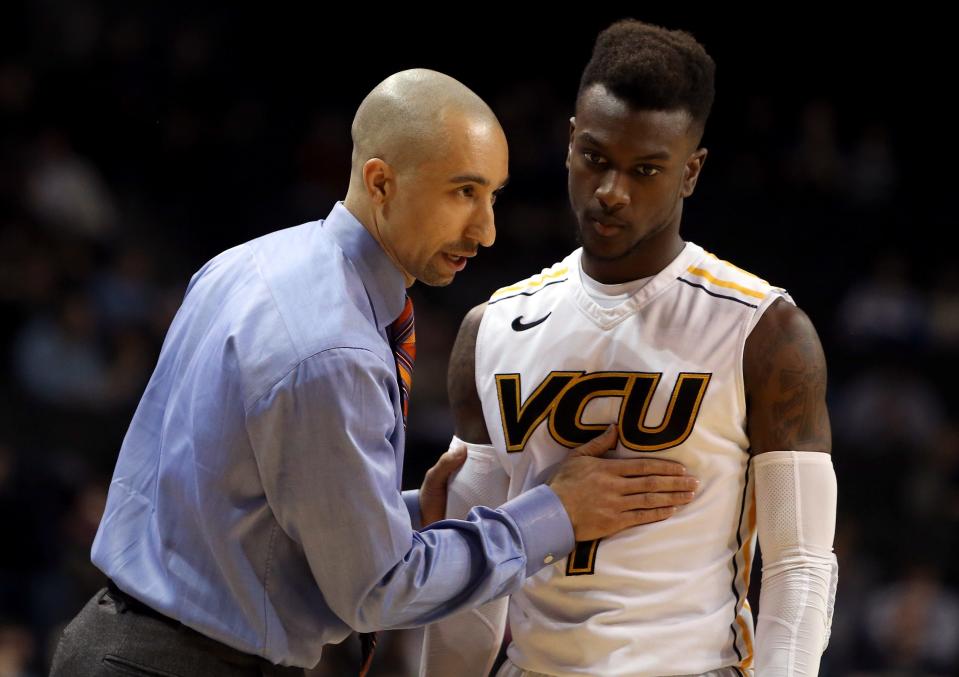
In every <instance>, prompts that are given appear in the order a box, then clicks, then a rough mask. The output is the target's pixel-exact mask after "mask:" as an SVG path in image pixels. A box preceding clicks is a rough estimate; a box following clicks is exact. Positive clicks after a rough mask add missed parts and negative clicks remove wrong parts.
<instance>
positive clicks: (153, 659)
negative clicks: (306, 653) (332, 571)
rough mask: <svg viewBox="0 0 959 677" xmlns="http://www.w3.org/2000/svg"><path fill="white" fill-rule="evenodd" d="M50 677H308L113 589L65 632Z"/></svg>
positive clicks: (95, 600)
mask: <svg viewBox="0 0 959 677" xmlns="http://www.w3.org/2000/svg"><path fill="white" fill-rule="evenodd" d="M50 675H51V677H101V676H102V677H116V676H117V675H158V676H161V677H193V676H194V675H196V676H198V677H200V676H202V677H241V676H242V677H261V676H264V675H268V676H269V677H274V676H276V677H288V676H289V677H292V676H294V675H295V676H296V677H303V675H304V673H303V669H302V668H289V667H283V666H277V665H273V664H272V663H270V662H269V661H267V660H265V659H264V658H261V657H259V656H253V655H251V654H246V653H243V652H242V651H238V650H236V649H233V648H231V647H228V646H226V645H225V644H221V643H220V642H217V641H215V640H213V639H210V638H209V637H206V636H204V635H201V634H200V633H198V632H196V631H195V630H191V629H190V628H188V627H186V626H185V625H183V624H182V623H178V622H177V621H174V620H173V619H171V618H167V617H166V616H163V615H162V614H160V613H159V612H157V611H154V610H153V609H151V608H149V607H147V606H145V605H144V604H142V603H140V602H138V601H137V600H135V599H133V598H132V597H129V596H127V595H125V594H124V593H123V592H121V591H120V590H118V589H117V588H115V587H114V586H112V585H111V587H110V588H104V589H103V590H101V591H100V592H98V593H97V594H96V595H94V596H93V599H91V600H90V601H89V602H87V605H86V606H85V607H83V610H82V611H81V612H80V613H79V615H77V617H76V618H74V619H73V620H72V621H71V622H70V624H69V625H68V626H67V627H66V629H65V630H64V631H63V636H62V637H61V638H60V643H59V644H58V645H57V651H56V654H55V655H54V657H53V668H52V669H51V672H50Z"/></svg>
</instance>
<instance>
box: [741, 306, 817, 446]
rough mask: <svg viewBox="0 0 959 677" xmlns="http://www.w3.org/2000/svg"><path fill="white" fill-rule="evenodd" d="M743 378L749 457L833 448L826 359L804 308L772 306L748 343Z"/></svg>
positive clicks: (744, 356)
mask: <svg viewBox="0 0 959 677" xmlns="http://www.w3.org/2000/svg"><path fill="white" fill-rule="evenodd" d="M743 377H744V380H745V387H746V404H747V419H748V420H747V426H748V432H749V439H750V444H751V449H750V453H752V454H753V455H755V454H761V453H764V452H767V451H774V450H779V449H794V450H800V451H824V452H830V451H831V450H832V434H831V431H830V426H829V412H828V411H827V410H826V358H825V355H824V354H823V350H822V345H821V344H820V342H819V336H818V335H817V334H816V329H815V328H814V327H813V325H812V322H811V321H810V320H809V317H808V316H807V315H806V314H805V313H804V312H803V311H802V310H800V309H799V308H797V307H795V306H793V305H792V304H790V303H787V302H786V301H784V300H781V299H780V300H778V301H776V302H775V303H773V305H772V306H770V308H769V309H768V310H767V311H766V312H765V314H764V315H763V316H762V318H761V319H760V320H759V322H758V324H757V325H756V327H755V329H753V331H752V333H751V334H750V335H749V337H748V338H747V339H746V347H745V351H744V355H743Z"/></svg>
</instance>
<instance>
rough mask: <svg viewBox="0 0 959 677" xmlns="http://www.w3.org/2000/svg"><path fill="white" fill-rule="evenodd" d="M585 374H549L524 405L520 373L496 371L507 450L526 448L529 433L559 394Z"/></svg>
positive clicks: (564, 372)
mask: <svg viewBox="0 0 959 677" xmlns="http://www.w3.org/2000/svg"><path fill="white" fill-rule="evenodd" d="M582 375H583V372H581V371H553V372H550V373H549V376H547V377H546V379H545V380H544V381H543V382H542V383H540V384H539V385H538V386H537V387H536V390H534V391H533V393H532V394H531V395H530V396H529V397H528V398H526V401H525V402H522V404H521V403H520V398H521V397H522V383H521V382H520V375H519V374H496V394H497V397H498V398H499V411H500V417H501V418H502V421H503V432H504V433H505V435H506V451H508V452H515V451H522V450H523V447H525V446H526V441H527V440H528V439H529V436H530V435H532V434H533V431H534V430H536V426H538V425H539V424H540V423H541V422H542V420H543V419H544V418H546V416H547V414H549V412H550V410H551V409H552V408H553V406H554V403H555V401H556V398H557V397H558V396H559V394H560V393H561V392H562V391H563V389H564V388H565V387H566V386H567V385H569V383H570V381H573V380H574V379H575V378H577V377H578V376H582Z"/></svg>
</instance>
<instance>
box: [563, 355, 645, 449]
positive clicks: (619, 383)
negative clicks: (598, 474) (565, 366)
mask: <svg viewBox="0 0 959 677" xmlns="http://www.w3.org/2000/svg"><path fill="white" fill-rule="evenodd" d="M631 378H632V376H631V375H630V374H628V373H625V372H623V373H617V372H611V371H599V372H595V373H593V374H586V375H585V376H580V377H579V378H578V379H576V380H574V381H573V382H571V383H570V384H569V385H567V386H566V388H564V389H563V391H562V392H561V393H560V394H559V396H558V397H557V398H556V403H555V404H554V405H553V407H552V411H551V412H550V415H549V433H550V435H552V436H553V439H554V440H556V441H557V442H559V443H560V444H562V445H563V446H564V447H569V448H573V447H578V446H580V445H581V444H586V443H587V442H589V441H590V440H591V439H593V438H594V437H596V436H597V435H599V434H600V433H601V432H603V430H605V429H606V426H607V425H609V424H608V423H583V420H582V417H583V411H584V410H585V409H586V405H587V404H589V402H590V400H593V399H595V398H597V397H624V396H625V395H626V393H627V392H628V388H629V386H630V380H631Z"/></svg>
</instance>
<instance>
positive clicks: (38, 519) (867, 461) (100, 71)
mask: <svg viewBox="0 0 959 677" xmlns="http://www.w3.org/2000/svg"><path fill="white" fill-rule="evenodd" d="M2 11H3V13H4V14H5V15H7V16H6V18H5V19H4V20H3V23H4V24H5V25H4V26H3V28H2V29H0V30H2V33H0V36H2V41H0V148H2V152H0V402H2V406H0V530H2V531H0V533H2V535H3V542H2V549H0V552H2V555H0V676H31V675H44V674H46V671H47V669H48V665H49V660H50V658H51V651H52V647H53V646H54V645H55V642H56V639H57V633H58V632H59V630H60V629H61V628H62V625H63V624H64V623H65V622H66V621H68V620H69V619H70V618H71V617H72V616H73V615H74V614H75V613H76V612H77V611H78V610H79V609H80V607H81V606H82V605H83V604H84V603H85V601H86V600H87V599H88V598H89V597H90V596H91V595H92V594H93V593H94V592H95V591H96V590H97V589H98V588H100V587H102V585H104V578H103V576H102V574H100V572H99V571H98V570H96V569H95V568H94V567H93V566H92V564H91V563H90V561H89V550H90V545H91V542H92V538H93V535H94V533H95V531H96V528H97V525H98V523H99V518H100V515H101V512H102V509H103V506H104V501H105V497H106V491H107V487H108V485H109V481H110V476H111V473H112V470H113V464H114V462H115V459H116V454H117V452H118V450H119V448H120V442H121V440H122V438H123V435H124V432H125V430H126V426H127V424H128V423H129V419H130V416H131V414H132V412H133V409H134V408H135V407H136V404H137V402H138V400H139V396H140V394H141V392H142V390H143V387H144V386H145V384H146V382H147V380H148V379H149V377H150V374H151V371H152V368H153V365H154V364H155V361H156V357H157V355H158V352H159V349H160V346H161V344H162V342H163V338H164V334H165V332H166V329H167V327H168V326H169V323H170V321H171V319H172V317H173V314H174V313H175V312H176V310H177V307H178V306H179V303H180V301H181V299H182V296H183V293H184V290H185V288H186V284H187V282H188V280H189V278H190V276H191V275H192V273H193V272H194V271H195V270H196V269H198V268H199V267H200V266H201V265H202V264H203V263H204V262H205V261H206V260H208V259H209V258H211V257H212V256H214V255H215V254H217V253H218V252H219V251H221V250H223V249H226V248H228V247H231V246H233V245H236V244H239V243H241V242H244V241H246V240H248V239H250V238H252V237H256V236H257V235H260V234H264V233H266V232H269V231H272V230H276V229H279V228H282V227H286V226H291V225H296V224H298V223H302V222H305V221H313V220H317V219H320V218H323V217H325V215H326V214H327V213H328V212H329V210H330V209H331V207H332V205H333V203H334V202H335V201H336V200H338V199H341V198H342V197H343V196H344V195H345V192H346V185H347V179H348V171H349V160H350V138H349V124H350V120H351V118H352V114H353V111H354V110H355V107H356V106H357V105H358V103H359V101H360V100H361V99H362V97H363V95H364V94H365V93H366V92H367V91H369V89H371V88H372V87H373V86H374V85H375V84H376V83H377V82H378V81H379V80H381V79H382V78H383V77H385V76H386V75H388V74H390V73H391V72H393V71H396V70H400V69H402V68H407V67H412V66H426V67H432V68H436V69H438V70H442V71H444V72H447V73H449V74H451V75H453V76H454V77H457V78H459V79H461V80H462V81H463V82H465V83H466V84H467V85H469V86H471V87H473V88H474V89H475V90H476V91H477V92H478V93H479V94H480V95H481V96H483V97H484V98H485V99H486V100H487V101H488V102H489V103H490V105H491V106H492V107H493V109H494V110H495V111H496V113H497V114H498V115H499V117H500V119H501V121H502V123H503V126H504V128H505V129H506V132H507V136H508V138H509V140H510V171H511V175H512V178H511V182H510V186H509V188H508V189H507V191H506V192H505V193H504V195H503V196H502V197H501V200H500V202H498V204H497V226H498V237H497V241H496V244H495V245H494V246H493V248H492V249H491V250H489V251H484V252H481V254H480V256H479V257H478V258H477V259H475V260H474V261H472V262H471V263H470V265H469V267H468V268H467V270H466V271H465V272H463V273H461V274H460V275H458V276H457V279H456V281H455V282H454V283H453V285H451V286H450V287H448V288H442V289H439V288H426V287H424V286H423V285H416V286H414V287H413V289H412V290H411V295H412V297H413V299H414V303H415V307H416V319H417V335H418V340H419V344H418V354H419V359H418V362H417V366H416V376H415V382H414V389H413V396H412V401H411V412H410V423H409V438H410V439H409V443H408V450H407V456H406V458H407V462H406V463H407V465H406V468H405V484H406V486H408V487H415V486H418V485H419V482H420V480H421V478H422V476H423V472H424V471H425V469H426V468H428V467H429V466H430V465H432V463H433V461H434V460H435V459H436V457H437V456H438V455H439V454H440V453H441V452H442V451H443V450H445V448H446V445H447V443H448V441H449V439H450V436H451V432H452V427H451V421H450V416H449V412H448V408H447V403H446V390H445V371H446V362H447V359H448V356H449V351H450V347H451V345H452V341H453V338H454V337H455V334H456V330H457V327H458V325H459V322H460V320H461V319H462V317H463V315H464V314H465V312H466V311H467V310H468V309H469V308H470V307H472V306H473V305H475V304H477V303H480V302H482V301H483V300H484V299H485V298H486V297H488V295H489V294H490V293H491V292H492V291H493V290H495V289H496V288H498V287H500V286H503V285H506V284H509V283H511V282H515V281H516V280H518V279H521V278H525V277H527V276H529V275H530V274H532V273H534V272H538V271H539V270H540V269H541V268H544V267H546V266H548V265H550V264H551V263H552V262H554V261H556V260H558V259H560V258H562V257H563V256H564V255H565V254H566V253H568V251H570V250H571V249H572V248H573V247H575V246H576V243H575V239H574V236H573V232H574V231H573V225H574V221H573V219H572V216H571V214H570V212H569V207H568V202H567V198H566V171H565V168H564V165H563V162H564V157H565V152H566V144H567V138H568V124H569V123H568V120H569V116H570V115H571V114H572V105H573V100H574V97H575V93H576V86H577V83H578V76H579V73H580V71H581V68H582V66H583V65H584V64H585V63H586V61H587V59H588V56H589V51H590V49H591V46H592V41H593V39H594V37H595V35H596V33H597V32H598V30H600V29H602V28H603V27H605V25H607V24H608V23H609V22H611V21H612V20H615V19H617V18H621V17H623V16H628V15H629V14H630V13H629V12H620V13H612V14H608V15H604V16H596V17H589V18H584V19H582V20H577V21H569V20H567V23H569V24H571V25H567V26H565V27H561V28H557V29H552V28H546V27H545V26H542V27H536V26H531V25H524V24H516V25H514V24H511V23H510V22H509V16H508V15H506V16H502V15H501V16H499V17H498V19H497V20H495V21H494V20H492V19H489V18H487V19H486V20H485V23H482V24H481V25H479V26H476V25H472V26H465V27H464V26H463V25H461V22H467V19H468V17H464V16H458V17H456V20H455V21H454V20H453V18H446V17H445V16H443V17H440V19H437V17H432V18H430V19H429V21H427V20H426V19H424V20H423V21H412V20H411V21H410V28H409V29H405V28H399V27H392V28H389V27H385V26H382V25H381V26H378V27H377V28H375V29H372V30H352V29H353V27H351V26H349V25H346V24H344V23H343V22H342V20H340V19H337V20H336V21H333V20H332V19H331V17H329V16H324V14H323V13H322V12H320V11H318V10H317V9H315V8H314V10H313V11H312V12H307V13H304V14H303V15H302V16H300V15H296V14H295V13H291V14H290V15H289V16H284V15H282V11H281V10H271V12H276V11H279V12H280V14H279V15H277V16H272V17H270V18H269V19H263V17H261V16H260V15H259V13H258V12H256V11H254V10H252V9H250V10H245V11H241V10H225V9H223V10H198V9H195V8H194V9H192V10H191V11H190V12H186V11H180V10H177V9H176V8H175V7H174V6H172V5H171V6H167V5H163V6H162V7H151V8H149V9H145V8H142V7H135V6H133V5H127V4H123V3H114V4H110V3H92V2H85V1H82V0H81V1H78V2H66V1H62V2H58V1H49V0H44V1H40V2H35V3H20V6H16V5H15V6H13V7H7V8H5V9H4V10H2ZM449 11H453V10H449ZM456 11H457V12H458V11H459V10H456ZM637 11H638V10H636V9H635V8H634V9H633V10H632V13H633V14H635V13H636V12H637ZM637 18H641V19H644V20H647V21H652V22H654V23H661V24H663V25H666V26H669V27H671V28H683V29H686V30H690V31H691V32H693V33H694V34H695V35H696V37H697V38H698V39H699V40H700V41H701V42H703V43H704V45H705V46H706V48H707V50H708V51H710V53H711V54H712V56H713V57H714V58H715V60H716V62H717V66H718V70H717V99H716V104H715V106H714V109H713V110H714V112H713V116H712V118H711V121H710V123H709V126H708V127H707V132H706V137H705V139H704V145H705V146H706V147H708V148H709V150H710V153H709V156H708V160H707V162H706V165H705V168H704V170H703V175H702V178H701V180H700V182H699V186H698V188H697V190H696V193H695V195H694V196H693V197H692V198H691V199H689V200H687V204H686V211H685V216H684V231H683V232H684V234H685V236H686V238H687V239H690V240H693V241H695V242H697V243H698V244H701V245H703V246H704V247H706V248H707V249H708V250H710V251H712V252H714V253H716V254H717V255H718V256H720V257H722V258H726V259H729V260H731V261H732V262H734V263H735V264H736V265H738V266H740V267H743V268H746V269H747V270H750V271H752V272H754V273H756V274H758V275H759V276H761V277H763V278H765V279H768V280H769V281H770V282H772V283H773V284H777V285H781V286H784V287H786V288H787V289H788V290H789V291H790V292H791V294H792V295H793V297H794V298H795V299H796V301H797V303H798V304H799V305H800V307H802V308H803V309H804V310H806V312H807V313H808V314H809V315H810V316H811V318H812V319H813V322H814V323H815V325H816V326H817V328H818V330H819V333H820V336H821V337H822V341H823V344H824V346H825V350H826V356H827V359H828V362H829V367H830V383H829V390H828V399H829V405H830V413H831V416H832V423H833V433H834V460H835V465H836V469H837V473H838V477H839V486H840V500H839V520H838V527H837V535H836V550H837V552H838V555H839V559H840V585H839V595H838V601H837V605H836V611H835V619H834V622H833V630H832V639H831V643H830V648H829V650H828V652H827V653H826V656H825V658H824V661H823V670H822V674H823V675H954V674H959V558H957V557H956V556H955V554H956V549H957V548H956V546H957V539H959V417H957V415H959V391H957V389H954V388H953V386H954V385H955V378H954V374H955V371H956V366H955V365H956V363H957V361H959V267H957V266H956V264H955V262H954V254H953V253H952V252H951V251H950V250H949V247H947V246H946V242H945V239H944V234H945V233H948V231H949V230H951V227H952V224H953V223H954V221H955V216H954V207H953V204H952V202H953V201H952V200H951V199H950V196H949V189H950V186H949V185H948V183H947V182H948V179H947V177H946V170H945V168H944V166H945V163H946V162H947V161H948V160H947V159H942V160H939V157H940V155H942V156H947V153H948V144H947V143H946V144H943V145H944V146H945V147H943V148H940V147H939V143H940V141H939V139H940V138H949V137H948V136H946V135H947V134H948V132H949V131H951V130H950V129H949V128H948V127H947V126H946V115H945V112H946V109H945V107H943V106H941V105H940V104H939V103H938V102H937V101H936V99H935V96H934V94H935V88H936V85H934V84H930V85H928V87H927V86H926V85H924V84H922V83H923V82H924V80H923V78H928V77H930V76H933V77H934V78H938V77H941V76H939V75H933V74H934V73H935V72H936V68H938V66H937V64H939V63H940V61H939V59H938V54H936V53H934V52H932V51H924V50H933V49H934V48H933V47H930V46H929V45H930V43H936V42H937V37H936V36H935V35H927V34H926V33H921V34H913V33H908V35H907V36H906V37H907V38H908V39H902V36H903V34H904V32H908V31H909V27H908V26H904V25H901V24H899V23H896V22H895V21H894V20H893V19H889V20H888V21H886V22H885V23H883V24H881V25H880V26H879V28H878V29H877V28H875V27H870V26H868V25H860V24H856V23H852V22H850V23H849V24H843V25H838V26H833V27H832V28H831V29H826V28H823V27H822V26H821V25H820V24H818V23H817V22H816V21H815V20H813V19H809V18H806V19H804V21H805V22H806V23H803V22H802V21H800V23H799V25H798V26H793V29H795V31H796V32H797V33H798V37H797V36H796V35H793V33H792V32H790V33H789V36H788V37H786V36H785V33H781V32H777V31H787V29H788V30H793V29H789V26H788V24H790V23H791V22H792V21H793V20H794V19H795V18H794V17H793V18H791V17H788V16H786V17H785V18H783V19H781V20H780V23H778V24H777V23H775V22H772V21H771V20H770V21H769V22H758V21H757V22H755V23H749V24H747V23H744V22H742V21H741V20H740V19H736V20H735V21H733V20H732V19H730V21H729V23H728V24H724V23H723V21H722V20H720V18H719V15H716V16H710V17H696V16H695V15H694V14H690V15H688V16H687V15H683V14H680V13H678V12H673V13H663V12H659V13H658V14H655V15H650V16H645V15H643V16H638V17H637ZM437 20H442V21H448V22H449V25H448V28H446V29H444V30H441V29H439V28H436V24H435V22H436V21H437ZM430 21H432V22H433V25H432V27H429V26H430V23H429V22H430ZM443 25H446V24H443ZM817 30H820V31H825V32H822V33H820V34H817V33H816V31H817ZM923 30H924V31H925V30H926V29H925V28H924V29H923ZM941 85H942V83H940V85H939V86H941ZM937 160H938V161H939V162H940V165H941V166H940V165H937ZM318 265H322V262H318ZM304 312H309V309H308V308H304ZM756 571H757V574H756V575H755V576H754V578H756V577H758V567H757V568H756ZM754 588H755V580H754ZM757 607H758V604H755V603H754V604H753V608H754V609H756V608H757ZM416 638H417V634H416V633H415V632H411V633H389V634H386V635H385V636H384V639H383V642H382V647H383V649H382V651H380V652H378V654H377V661H376V665H375V669H374V674H376V675H397V676H399V675H407V674H413V673H415V669H416V668H415V663H416V653H417V649H416ZM353 641H354V640H348V642H347V643H346V645H344V647H342V648H334V649H331V650H330V651H329V652H328V655H327V657H326V658H325V659H324V661H323V663H322V664H321V666H320V667H319V668H317V669H316V670H315V671H314V672H313V674H315V675H317V676H318V675H338V674H351V673H352V672H353V666H354V665H355V663H354V661H355V654H356V646H355V645H354V644H353V643H352V642H353Z"/></svg>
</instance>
